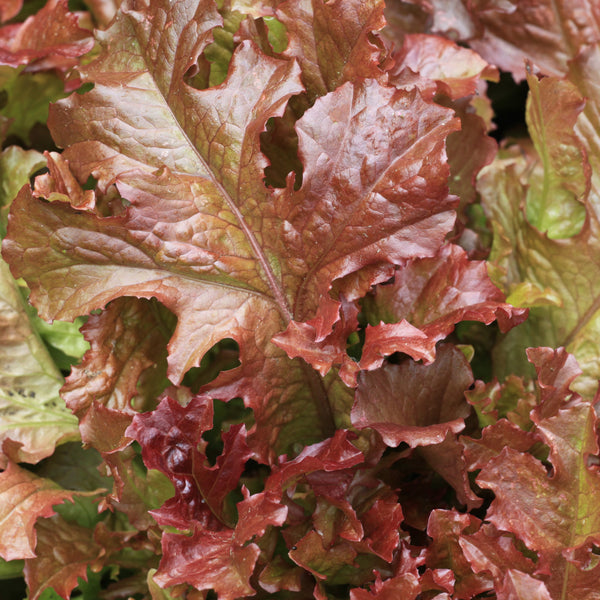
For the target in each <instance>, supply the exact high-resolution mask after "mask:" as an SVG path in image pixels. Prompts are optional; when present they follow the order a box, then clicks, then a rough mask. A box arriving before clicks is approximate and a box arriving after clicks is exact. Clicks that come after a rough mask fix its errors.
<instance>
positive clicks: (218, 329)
mask: <svg viewBox="0 0 600 600" xmlns="http://www.w3.org/2000/svg"><path fill="white" fill-rule="evenodd" d="M219 22H220V17H219V15H218V14H217V13H216V11H215V8H214V6H213V4H212V2H209V1H208V0H200V1H193V0H190V1H188V2H180V3H176V4H173V5H171V3H168V2H154V3H152V6H151V8H146V7H145V6H142V5H141V3H137V2H135V1H131V2H129V3H126V4H125V7H124V8H123V10H122V13H121V14H120V15H119V16H118V17H117V19H116V21H115V22H114V24H113V25H112V27H111V28H110V29H109V30H108V31H106V32H102V33H99V34H98V36H99V41H100V44H101V46H102V51H101V54H100V57H99V58H98V59H97V60H96V61H95V62H93V63H91V64H90V65H89V66H87V67H86V68H85V69H83V71H82V76H83V79H84V80H86V81H88V82H90V83H93V84H94V88H93V90H91V91H90V92H88V93H87V94H84V95H74V96H72V97H71V98H70V99H68V100H67V101H64V102H62V103H60V104H59V105H57V106H56V107H55V108H54V109H53V111H52V113H51V117H50V125H51V129H52V131H53V134H54V136H55V138H56V140H57V142H58V143H59V144H60V145H61V146H64V147H67V146H69V151H68V158H69V160H70V164H71V167H72V168H73V170H74V172H75V173H76V174H77V175H78V176H79V178H80V179H82V180H85V179H86V178H87V176H88V174H89V173H91V174H93V175H94V176H95V177H96V178H97V179H98V180H99V182H100V186H101V188H106V187H107V186H108V185H109V184H111V183H116V186H117V188H118V190H119V192H120V194H121V195H122V196H123V198H125V199H126V200H127V204H128V205H129V207H128V209H127V210H126V211H125V212H124V213H122V214H120V215H115V216H112V217H100V216H98V215H97V214H95V213H94V212H78V211H76V210H74V209H73V208H72V207H71V206H69V205H67V204H62V203H57V202H54V203H52V204H48V203H45V202H44V201H41V200H36V199H33V198H32V197H31V194H30V193H29V192H28V191H27V190H24V191H23V192H22V193H21V195H20V197H19V199H18V200H17V202H16V204H15V207H14V212H13V216H12V220H11V224H10V226H9V229H10V234H9V238H10V239H9V240H8V242H6V246H5V253H6V256H7V258H8V259H9V261H10V262H11V263H12V267H13V269H14V273H15V274H18V275H19V276H23V277H24V278H25V279H26V280H27V281H28V282H29V284H30V286H31V288H32V301H33V302H34V303H35V304H36V305H37V306H38V307H39V309H40V312H41V313H42V314H43V315H44V316H45V317H46V318H68V319H70V318H73V317H75V316H77V315H80V314H84V313H88V312H90V311H92V310H94V309H97V308H101V307H103V306H104V305H105V304H106V303H107V302H109V301H110V300H113V299H115V298H117V297H120V296H125V295H129V296H137V297H146V298H149V297H156V298H157V299H158V300H160V301H161V302H162V303H163V304H165V305H166V306H167V307H168V308H169V309H170V310H171V311H172V312H174V313H175V314H176V315H177V317H178V324H177V328H176V330H175V333H174V335H173V337H172V338H171V341H170V343H169V371H168V374H169V376H170V378H171V379H172V380H173V381H175V382H179V381H180V380H181V378H182V377H183V375H184V374H185V372H186V371H187V370H188V369H189V368H190V367H192V366H195V365H198V363H199V361H200V359H201V358H202V356H203V355H204V354H205V353H206V352H207V351H208V350H209V349H210V348H211V347H212V346H213V345H214V344H215V343H216V342H218V341H219V340H221V339H223V338H225V337H231V338H234V339H235V340H236V341H237V342H238V343H239V345H240V359H241V363H242V365H241V367H240V368H239V369H236V370H234V371H231V372H229V373H228V374H227V376H226V377H222V378H221V379H219V380H217V382H216V384H215V385H214V386H213V388H215V390H214V391H213V395H215V396H216V397H222V398H225V399H229V398H231V397H233V396H241V397H243V398H244V400H245V402H246V404H247V405H248V406H250V407H252V408H253V409H254V413H255V421H256V432H254V431H253V432H251V436H252V435H254V447H255V448H256V449H257V451H259V452H260V453H261V454H262V455H263V456H269V455H273V454H274V453H278V452H281V451H282V450H284V449H287V448H288V447H289V446H290V445H291V444H293V443H294V442H297V441H300V442H302V443H306V442H307V441H311V440H315V439H319V438H322V437H323V436H324V435H328V434H330V433H331V431H332V429H333V422H332V418H331V411H330V408H329V406H328V399H327V397H326V394H325V391H324V387H323V385H322V384H321V382H320V380H319V378H318V377H317V376H316V373H313V372H312V371H311V369H309V368H308V367H306V365H304V364H303V363H302V362H301V361H290V360H289V359H288V358H287V357H286V356H285V355H284V353H283V352H282V351H281V350H279V349H277V348H275V347H274V346H272V345H271V344H270V342H269V340H270V339H271V337H272V336H273V335H274V334H276V333H278V332H279V331H282V330H283V329H285V327H286V325H287V324H288V323H289V322H290V320H292V319H293V320H296V321H304V320H306V319H308V318H311V317H313V316H314V315H315V313H316V312H317V309H319V311H320V313H321V315H322V318H321V327H320V331H319V334H320V335H322V334H326V333H327V332H328V331H330V330H331V326H332V325H333V323H334V322H335V321H336V320H337V318H338V313H339V303H338V302H336V301H334V300H333V299H331V298H330V297H329V290H330V288H331V285H332V281H333V280H334V279H336V278H339V277H343V276H344V275H347V274H348V273H353V272H355V271H357V270H359V269H360V268H362V267H364V266H366V265H369V264H371V263H381V262H382V261H386V260H387V261H391V262H398V261H400V260H403V259H406V258H409V257H413V256H422V255H431V254H433V253H434V252H435V251H436V250H437V248H438V247H439V245H440V243H441V241H442V239H443V236H444V235H445V234H446V233H447V231H448V230H449V228H450V227H451V224H452V221H453V216H452V213H451V211H450V210H449V209H450V208H451V206H452V201H451V200H448V199H447V175H448V169H447V166H446V164H445V160H444V158H445V154H444V143H445V138H446V136H447V134H448V133H449V132H450V131H452V130H453V129H455V127H456V124H455V123H454V121H452V119H451V116H450V111H447V110H445V109H442V108H440V107H437V106H434V105H432V104H429V103H427V102H425V101H424V100H423V99H422V98H421V97H420V96H419V94H418V93H417V92H415V91H413V92H405V91H399V90H395V89H392V88H385V87H382V86H381V85H380V84H378V83H376V82H374V81H367V82H364V83H362V84H359V85H356V86H352V85H351V84H346V85H344V86H342V87H340V88H338V89H337V90H335V91H334V92H332V93H330V94H328V95H327V96H325V97H323V98H320V99H318V100H317V101H316V103H315V104H314V106H313V107H312V108H311V109H310V110H309V111H307V112H306V113H305V115H304V117H303V118H302V119H301V120H300V121H299V122H298V123H297V126H296V129H297V132H298V136H299V153H300V157H301V159H302V161H303V164H304V176H303V184H302V187H301V188H300V189H299V190H297V191H296V190H294V189H293V184H292V182H291V181H289V182H288V186H287V188H286V189H277V190H270V189H267V188H265V186H264V184H263V177H264V167H265V166H266V159H265V158H264V157H263V155H262V154H261V152H260V137H259V136H260V133H261V132H262V131H263V130H264V128H265V124H266V121H267V120H268V119H269V118H271V117H273V116H277V115H280V114H281V113H282V111H283V108H284V106H285V104H286V102H287V101H288V99H289V98H290V97H291V96H292V95H293V94H296V93H298V92H300V91H301V89H302V88H301V86H300V84H299V81H298V75H299V72H298V68H297V67H296V65H295V64H294V63H293V62H288V61H284V60H277V59H273V58H269V57H266V56H264V55H262V54H261V53H260V52H259V51H258V50H257V48H256V47H255V46H253V45H252V44H250V43H243V44H241V45H240V46H239V47H238V49H237V50H236V52H235V54H234V56H233V59H232V63H231V66H230V71H229V75H228V78H227V80H226V81H225V82H224V83H223V84H222V85H221V86H219V87H217V88H214V89H207V90H201V91H199V90H195V89H193V88H191V87H189V86H188V85H187V84H186V83H185V82H184V75H185V73H186V71H187V70H188V68H189V67H191V66H192V65H193V64H194V63H195V60H196V58H197V56H198V54H199V53H200V52H201V51H202V49H203V47H205V45H206V44H207V43H208V42H209V41H210V39H211V30H212V28H213V27H214V26H215V25H217V24H218V23H219ZM140 107H143V110H142V111H140ZM265 424H266V425H268V428H269V430H270V434H269V435H270V439H268V440H267V439H264V438H266V436H263V439H261V440H260V441H257V439H258V438H260V437H261V436H260V433H259V432H260V431H262V429H263V427H264V426H265ZM316 424H317V425H316ZM257 432H258V433H257Z"/></svg>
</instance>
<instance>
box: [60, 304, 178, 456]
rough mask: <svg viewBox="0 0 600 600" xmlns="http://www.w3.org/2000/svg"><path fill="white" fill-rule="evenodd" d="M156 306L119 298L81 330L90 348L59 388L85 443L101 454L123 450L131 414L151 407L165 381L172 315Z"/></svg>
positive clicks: (93, 316) (89, 320)
mask: <svg viewBox="0 0 600 600" xmlns="http://www.w3.org/2000/svg"><path fill="white" fill-rule="evenodd" d="M166 312H167V311H165V310H164V308H163V307H161V306H160V305H159V304H158V303H157V302H155V301H147V300H138V299H136V298H119V299H117V300H115V301H114V302H112V303H111V304H110V305H109V306H108V307H107V309H106V310H105V311H103V312H102V313H101V314H100V315H92V316H91V317H90V318H89V319H88V321H87V323H86V324H85V325H84V326H83V327H82V329H81V331H82V333H83V335H84V337H85V339H86V340H87V341H88V342H89V343H90V349H89V350H88V352H87V353H86V354H85V356H84V357H83V360H82V362H81V364H79V365H77V366H75V367H73V369H72V370H71V374H70V375H69V377H68V378H67V380H66V383H65V385H64V386H63V387H62V389H61V396H62V398H63V399H64V401H65V402H66V404H67V406H68V407H69V408H70V409H71V410H72V411H73V413H74V414H75V415H76V416H77V418H78V419H79V429H80V431H81V436H82V439H83V441H84V442H85V443H88V444H91V445H92V446H93V447H94V448H96V449H97V450H98V451H100V452H111V451H113V450H116V449H117V448H119V447H124V446H125V445H126V441H125V440H124V438H123V436H124V433H125V429H126V428H127V427H128V425H129V424H130V422H131V419H132V418H133V415H135V414H136V413H137V411H140V410H148V409H150V408H154V403H155V400H154V398H156V397H157V396H158V395H159V394H160V393H161V392H162V388H163V387H164V385H165V383H166V382H167V380H166V366H167V365H166V355H167V351H166V344H167V341H168V338H169V330H170V329H171V323H170V320H171V319H170V315H168V314H166Z"/></svg>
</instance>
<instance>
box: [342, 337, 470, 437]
mask: <svg viewBox="0 0 600 600" xmlns="http://www.w3.org/2000/svg"><path fill="white" fill-rule="evenodd" d="M472 382H473V375H472V374H471V369H470V368H469V364H468V363H467V361H466V359H465V358H464V355H463V354H462V353H461V352H460V351H459V350H457V349H456V348H454V347H452V346H449V345H447V346H442V347H441V348H440V350H439V351H438V358H437V359H436V361H435V362H434V363H432V364H431V365H420V364H417V363H414V362H412V361H404V362H403V363H402V364H400V365H393V364H387V365H385V366H384V367H383V368H381V369H379V370H377V371H374V372H372V373H361V374H360V376H359V383H358V389H357V391H356V401H355V404H354V406H353V408H352V424H353V425H354V426H355V427H357V428H359V429H362V428H364V427H371V428H373V429H375V430H376V431H378V432H379V434H380V435H381V436H382V437H383V439H384V441H385V442H386V444H388V445H389V446H398V445H399V444H400V443H401V442H406V443H407V444H409V445H410V446H411V447H416V446H426V445H429V444H439V443H441V442H442V441H443V440H444V439H445V437H446V434H447V433H448V432H450V431H451V432H453V433H458V432H459V431H461V430H462V429H463V428H464V419H465V417H467V416H468V415H469V413H470V407H469V406H468V404H467V402H466V400H465V397H464V393H465V390H466V389H467V388H468V387H469V386H470V385H471V383H472Z"/></svg>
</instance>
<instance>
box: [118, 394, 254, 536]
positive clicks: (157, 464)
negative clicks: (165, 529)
mask: <svg viewBox="0 0 600 600" xmlns="http://www.w3.org/2000/svg"><path fill="white" fill-rule="evenodd" d="M212 417H213V409H212V401H211V400H209V399H208V398H205V397H202V396H196V397H194V398H192V400H191V401H190V403H189V404H188V405H187V406H185V407H184V406H181V405H180V404H179V403H178V402H177V401H176V400H173V399H172V398H170V397H168V396H166V397H165V398H164V399H163V400H162V401H161V403H160V405H159V406H158V408H157V409H156V410H155V411H153V412H151V413H145V414H138V415H136V417H135V418H134V420H133V422H132V424H131V426H130V427H129V428H128V430H127V431H126V435H128V436H129V437H132V438H133V439H135V440H137V441H138V442H139V443H140V445H141V446H142V457H143V458H144V462H145V463H146V466H147V467H148V468H151V469H157V470H159V471H161V472H162V473H164V474H165V475H167V477H168V478H169V479H170V480H171V482H172V483H173V485H174V486H175V496H174V497H173V498H171V499H170V500H169V501H168V502H167V503H166V504H165V505H164V506H163V507H162V508H161V509H159V510H155V511H152V515H153V516H154V517H155V518H156V519H157V521H158V522H159V523H160V524H161V525H171V526H173V527H177V528H179V529H183V530H186V529H189V528H190V527H194V525H195V523H196V522H198V523H202V524H204V525H205V526H209V527H212V528H214V527H216V526H217V522H219V521H220V522H222V523H227V522H229V517H228V516H227V515H226V512H225V506H224V500H225V497H226V496H227V494H228V493H229V492H231V491H232V490H234V489H235V488H237V486H238V483H239V478H240V475H241V474H242V471H243V470H244V465H245V463H246V460H248V459H249V458H250V457H251V456H252V452H250V451H249V449H248V447H247V446H246V443H245V430H244V427H243V425H238V426H235V427H232V428H231V429H230V430H229V432H227V433H225V434H224V435H223V441H224V449H223V454H221V455H220V456H219V457H218V459H217V464H216V465H214V466H213V467H211V466H209V465H208V464H207V458H206V455H205V454H204V452H203V449H204V447H205V446H206V442H204V441H203V440H202V434H203V433H204V432H205V431H208V430H209V429H211V428H212Z"/></svg>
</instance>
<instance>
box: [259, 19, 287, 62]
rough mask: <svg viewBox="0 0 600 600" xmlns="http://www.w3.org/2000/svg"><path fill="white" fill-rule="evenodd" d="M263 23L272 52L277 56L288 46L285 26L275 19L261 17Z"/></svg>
mask: <svg viewBox="0 0 600 600" xmlns="http://www.w3.org/2000/svg"><path fill="white" fill-rule="evenodd" d="M263 21H264V22H265V25H266V26H267V38H268V40H269V44H271V48H273V52H276V53H277V54H279V53H280V52H283V51H284V50H285V49H286V48H287V45H288V36H287V29H286V27H285V25H284V24H283V23H282V22H281V21H278V20H277V19H276V18H275V17H263Z"/></svg>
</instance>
